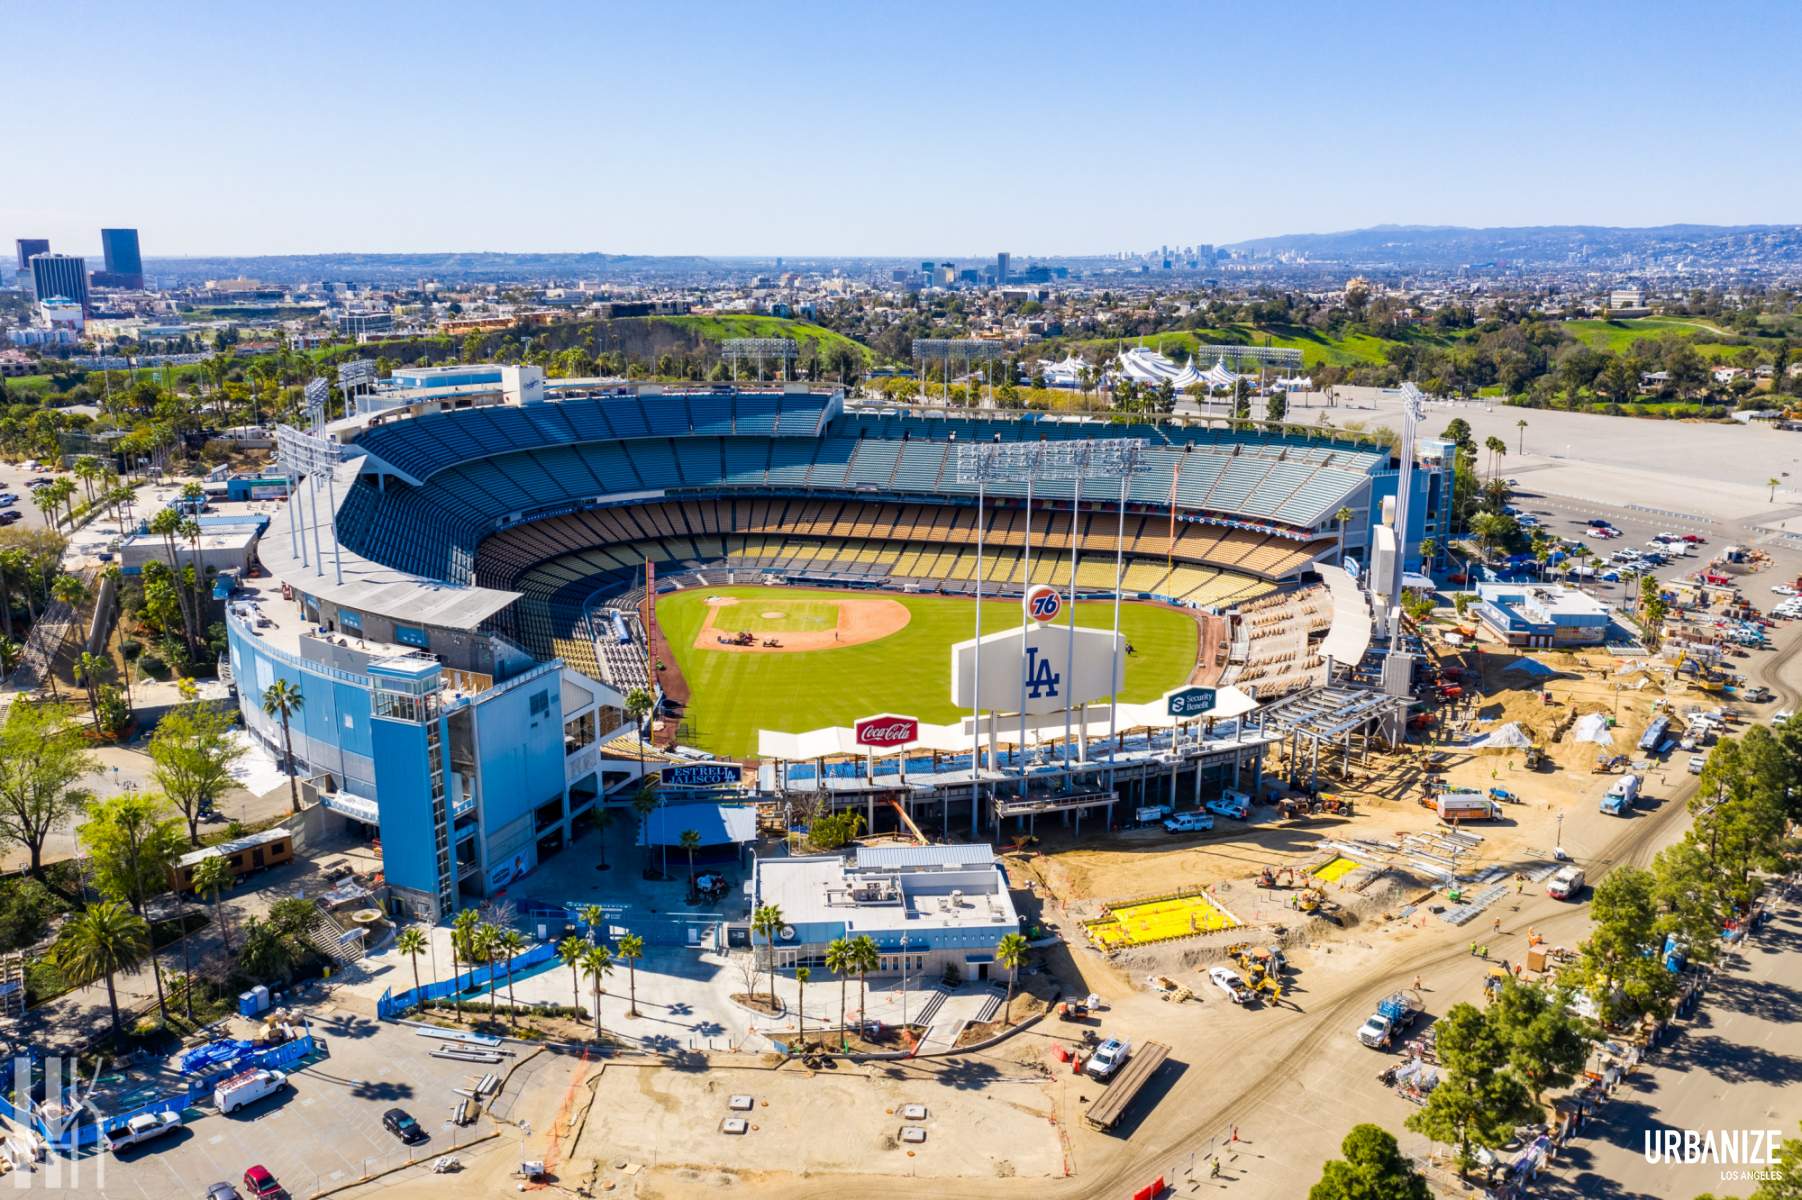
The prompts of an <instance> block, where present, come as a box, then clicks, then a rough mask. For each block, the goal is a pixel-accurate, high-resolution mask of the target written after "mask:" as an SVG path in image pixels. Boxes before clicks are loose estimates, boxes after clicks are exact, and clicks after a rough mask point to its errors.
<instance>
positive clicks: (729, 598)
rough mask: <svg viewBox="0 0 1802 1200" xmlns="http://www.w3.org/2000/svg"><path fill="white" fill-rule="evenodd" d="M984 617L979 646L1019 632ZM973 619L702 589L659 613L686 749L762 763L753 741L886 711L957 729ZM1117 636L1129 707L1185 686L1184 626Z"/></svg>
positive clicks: (1088, 620) (1144, 613)
mask: <svg viewBox="0 0 1802 1200" xmlns="http://www.w3.org/2000/svg"><path fill="white" fill-rule="evenodd" d="M982 611H983V626H982V627H983V632H984V633H985V634H986V633H993V632H996V631H997V630H1000V629H1002V628H1005V627H1007V626H1010V625H1016V624H1018V623H1019V620H1020V605H1019V602H1018V601H1015V600H994V601H985V602H984V603H983V606H982ZM975 619H976V612H975V601H973V600H966V599H955V598H951V597H945V596H908V595H901V594H895V593H871V592H820V591H815V590H813V589H808V590H806V591H796V590H794V589H789V588H762V587H722V588H694V589H691V590H688V591H683V592H677V593H675V594H673V595H666V596H663V597H662V598H660V599H659V600H658V602H657V621H658V624H659V625H661V626H662V628H663V634H664V637H665V638H666V639H667V641H668V643H669V645H670V649H671V653H672V654H673V655H674V656H675V659H676V665H677V667H679V668H680V669H681V671H682V674H683V676H684V677H685V679H686V680H687V683H688V690H689V702H688V709H687V713H686V724H687V730H686V731H685V733H684V740H686V741H687V742H688V743H689V744H691V745H695V746H699V747H701V748H703V749H706V750H711V751H713V752H714V753H716V754H726V755H736V756H745V755H753V754H755V753H756V752H757V731H758V730H759V729H780V730H784V731H786V732H790V733H799V732H802V731H804V730H808V729H818V728H821V727H823V726H826V725H849V724H850V723H851V722H852V721H854V720H856V719H857V718H858V717H864V716H869V715H871V714H874V713H881V712H894V713H903V714H906V715H909V716H914V717H918V718H920V719H921V720H922V721H927V722H930V723H943V722H948V721H953V720H955V719H957V717H958V716H960V715H961V713H960V711H959V710H958V709H956V708H954V707H953V706H952V704H951V653H950V649H951V646H952V645H953V644H955V643H957V642H961V641H965V640H967V639H968V638H970V637H972V636H973V635H974V633H975ZM1076 622H1077V624H1079V625H1086V626H1093V627H1095V628H1098V629H1107V628H1111V627H1112V625H1113V605H1112V604H1111V603H1085V604H1079V605H1077V609H1076ZM1120 628H1121V631H1122V632H1123V633H1124V634H1125V636H1126V640H1127V643H1128V644H1129V645H1131V646H1132V648H1133V651H1134V653H1132V654H1131V655H1129V656H1128V657H1127V660H1126V684H1125V690H1124V692H1123V693H1122V697H1121V698H1122V699H1123V700H1127V701H1144V700H1149V699H1151V698H1153V697H1155V696H1159V695H1161V694H1163V693H1164V692H1166V691H1168V690H1169V689H1171V688H1173V687H1176V686H1177V685H1179V684H1181V683H1183V682H1185V681H1186V680H1187V679H1188V678H1189V675H1190V672H1191V671H1192V670H1193V669H1194V667H1195V654H1196V649H1197V645H1198V643H1199V640H1200V633H1199V628H1198V626H1197V625H1196V623H1195V619H1194V618H1193V617H1191V616H1190V615H1189V614H1187V613H1185V612H1181V611H1178V610H1176V609H1171V608H1165V607H1163V606H1161V605H1151V604H1127V605H1123V606H1122V607H1121V614H1120ZM747 634H749V635H752V637H751V641H750V642H749V644H747V643H746V642H745V641H744V640H743V638H744V635H747ZM770 643H775V644H773V645H772V644H770Z"/></svg>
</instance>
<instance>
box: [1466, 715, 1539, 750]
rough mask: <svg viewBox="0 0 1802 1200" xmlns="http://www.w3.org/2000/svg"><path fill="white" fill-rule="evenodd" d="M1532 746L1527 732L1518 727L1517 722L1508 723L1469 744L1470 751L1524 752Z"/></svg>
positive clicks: (1518, 723)
mask: <svg viewBox="0 0 1802 1200" xmlns="http://www.w3.org/2000/svg"><path fill="white" fill-rule="evenodd" d="M1532 744H1533V739H1532V738H1530V737H1528V736H1527V731H1526V730H1524V729H1522V728H1521V727H1520V722H1519V721H1510V722H1508V723H1507V724H1506V725H1502V726H1498V727H1497V728H1495V729H1492V730H1490V731H1489V732H1488V733H1487V734H1485V735H1484V736H1482V737H1480V738H1478V739H1477V740H1476V741H1474V742H1472V743H1471V744H1470V748H1471V749H1472V750H1525V749H1526V748H1527V747H1528V746H1531V745H1532Z"/></svg>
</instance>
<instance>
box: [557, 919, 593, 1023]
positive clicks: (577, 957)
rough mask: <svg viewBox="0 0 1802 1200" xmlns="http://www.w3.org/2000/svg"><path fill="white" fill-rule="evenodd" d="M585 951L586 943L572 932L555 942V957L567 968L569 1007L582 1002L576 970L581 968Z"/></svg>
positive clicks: (586, 948) (579, 1005)
mask: <svg viewBox="0 0 1802 1200" xmlns="http://www.w3.org/2000/svg"><path fill="white" fill-rule="evenodd" d="M587 953H588V943H587V942H586V941H584V940H583V939H582V938H579V937H577V936H576V935H575V934H573V933H572V934H570V935H569V936H568V937H566V938H564V939H563V940H562V941H560V942H558V943H557V957H558V959H560V960H561V961H562V963H563V965H564V966H566V967H568V968H569V996H570V1007H571V1008H579V1007H581V1004H582V977H581V975H580V974H578V972H580V971H581V969H582V957H583V955H585V954H587Z"/></svg>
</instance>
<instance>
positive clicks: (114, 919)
mask: <svg viewBox="0 0 1802 1200" xmlns="http://www.w3.org/2000/svg"><path fill="white" fill-rule="evenodd" d="M148 953H150V924H149V922H147V921H145V920H144V918H143V917H140V916H138V915H137V914H136V913H134V912H132V911H131V910H130V909H128V908H126V907H125V906H124V905H123V904H120V903H119V902H118V901H116V900H102V901H101V902H100V903H98V904H94V905H91V906H89V907H88V909H87V910H86V911H84V912H82V913H80V914H79V915H77V916H74V917H71V918H70V919H69V920H68V922H67V923H65V924H64V925H63V930H62V933H61V935H60V936H58V938H57V940H56V949H55V950H54V951H53V955H54V959H55V962H56V966H57V969H58V970H60V971H61V972H62V974H63V977H64V978H65V979H66V980H68V981H69V982H70V983H71V984H74V985H75V986H76V987H85V986H86V985H88V984H90V983H93V982H94V981H95V980H97V979H105V980H106V1003H107V1007H109V1008H110V1009H111V1010H112V1015H113V1036H114V1037H123V1034H124V1031H123V1030H122V1029H121V1028H120V1025H119V992H118V988H117V986H116V985H115V983H114V981H113V977H114V976H115V975H117V974H118V973H119V972H120V971H130V970H132V969H133V968H135V967H136V966H137V965H138V964H139V963H141V962H143V961H144V956H145V955H146V954H148Z"/></svg>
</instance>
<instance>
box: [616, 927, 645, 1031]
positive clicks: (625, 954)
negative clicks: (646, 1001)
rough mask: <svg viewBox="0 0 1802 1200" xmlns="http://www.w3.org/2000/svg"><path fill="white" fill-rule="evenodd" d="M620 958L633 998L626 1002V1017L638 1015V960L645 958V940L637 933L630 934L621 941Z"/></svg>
mask: <svg viewBox="0 0 1802 1200" xmlns="http://www.w3.org/2000/svg"><path fill="white" fill-rule="evenodd" d="M619 957H620V958H621V959H622V960H624V961H625V964H626V985H627V986H628V987H629V988H630V989H631V992H632V994H631V998H630V999H629V1000H628V1001H627V1002H626V1003H627V1007H626V1015H627V1016H629V1017H636V1016H637V1015H638V960H639V959H641V958H643V957H644V939H643V938H642V937H640V936H638V935H637V934H636V933H628V934H626V935H625V936H623V937H621V938H620V939H619Z"/></svg>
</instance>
